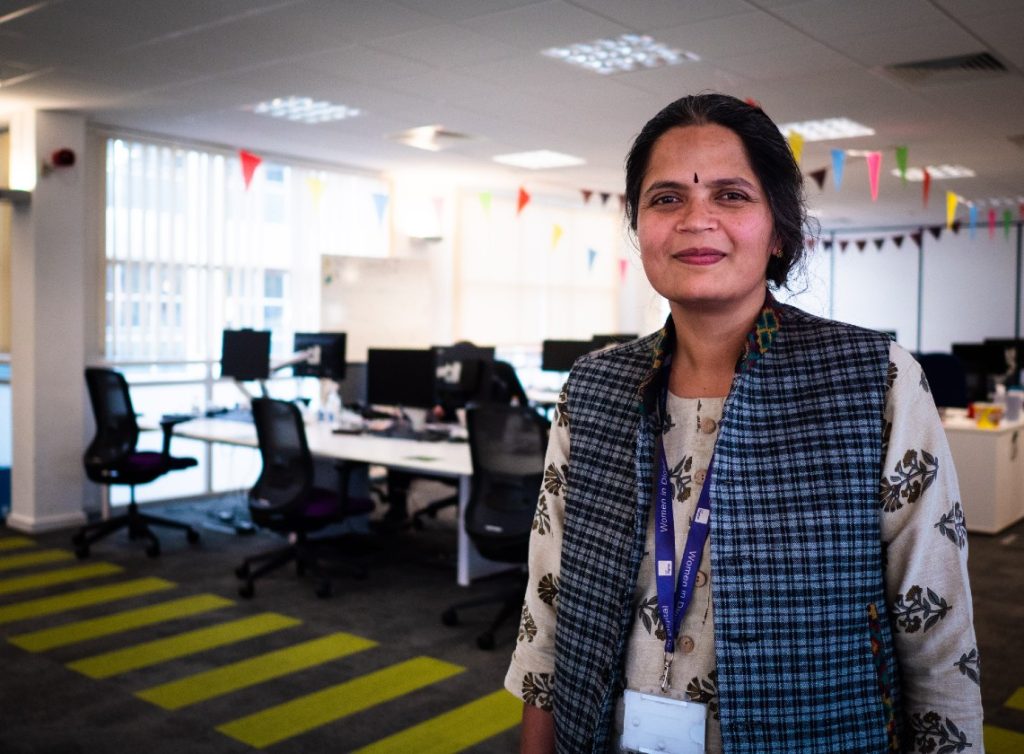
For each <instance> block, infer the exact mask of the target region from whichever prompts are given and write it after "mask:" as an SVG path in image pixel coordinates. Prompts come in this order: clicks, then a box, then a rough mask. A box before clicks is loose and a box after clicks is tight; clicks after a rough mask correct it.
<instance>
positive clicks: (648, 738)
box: [622, 689, 708, 754]
mask: <svg viewBox="0 0 1024 754" xmlns="http://www.w3.org/2000/svg"><path fill="white" fill-rule="evenodd" d="M623 701H624V710H625V716H624V717H623V720H622V748H623V749H626V750H628V751H635V752H639V753H640V754H704V727H705V725H706V722H707V716H708V708H707V705H705V704H699V703H698V702H685V701H682V700H681V699H669V698H667V697H664V696H654V695H653V694H641V693H640V692H639V691H630V690H629V689H626V692H625V697H624V700H623Z"/></svg>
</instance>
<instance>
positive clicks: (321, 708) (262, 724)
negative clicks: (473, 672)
mask: <svg viewBox="0 0 1024 754" xmlns="http://www.w3.org/2000/svg"><path fill="white" fill-rule="evenodd" d="M464 670H465V668H462V667H459V666H458V665H452V664H451V663H448V662H442V661H441V660H435V659H433V658H430V657H416V658H414V659H412V660H408V661H406V662H401V663H398V664H397V665H392V666H391V667H388V668H384V669H383V670H378V671H376V672H374V673H369V674H367V675H364V676H360V677H359V678H354V679H352V680H351V681H347V682H345V683H340V684H338V685H337V686H330V687H329V688H326V689H323V690H322V691H317V692H315V693H312V694H308V695H306V696H301V697H298V698H297V699H293V700H291V701H289V702H285V703H284V704H279V705H277V706H276V707H270V708H268V709H265V710H263V711H262V712H257V713H255V714H253V715H247V716H246V717H240V718H238V719H237V720H232V721H231V722H228V723H225V724H224V725H218V726H217V730H219V731H220V732H221V733H224V734H225V735H228V736H231V737H232V738H234V739H237V740H239V741H241V742H242V743H246V744H249V745H250V746H255V747H256V748H263V747H264V746H270V745H271V744H274V743H277V742H278V741H283V740H284V739H286V738H291V737H292V736H297V735H299V734H300V733H305V732H306V731H310V730H313V729H314V728H318V727H320V726H321V725H326V724H327V723H331V722H334V721H335V720H340V719H341V718H343V717H347V716H348V715H353V714H355V713H356V712H361V711H362V710H365V709H369V708H370V707H373V706H374V705H377V704H381V703H382V702H386V701H389V700H391V699H395V698H397V697H400V696H403V695H405V694H409V693H412V692H413V691H415V690H417V689H420V688H423V687H424V686H429V685H431V684H433V683H437V682H438V681H442V680H444V679H445V678H449V677H451V676H453V675H456V674H458V673H461V672H463V671H464Z"/></svg>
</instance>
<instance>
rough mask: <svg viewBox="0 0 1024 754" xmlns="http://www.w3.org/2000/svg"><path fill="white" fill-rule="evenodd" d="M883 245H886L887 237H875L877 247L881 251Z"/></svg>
mask: <svg viewBox="0 0 1024 754" xmlns="http://www.w3.org/2000/svg"><path fill="white" fill-rule="evenodd" d="M883 246H885V239H884V238H876V239H875V248H876V249H878V250H879V251H881V250H882V247H883Z"/></svg>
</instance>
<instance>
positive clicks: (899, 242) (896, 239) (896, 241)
mask: <svg viewBox="0 0 1024 754" xmlns="http://www.w3.org/2000/svg"><path fill="white" fill-rule="evenodd" d="M892 242H893V243H894V244H896V248H897V249H901V248H903V236H902V235H898V236H893V237H892Z"/></svg>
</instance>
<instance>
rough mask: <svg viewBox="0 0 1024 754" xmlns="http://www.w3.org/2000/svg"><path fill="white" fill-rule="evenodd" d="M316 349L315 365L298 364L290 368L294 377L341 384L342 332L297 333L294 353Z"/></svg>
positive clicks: (343, 359) (343, 340) (342, 368)
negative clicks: (313, 378) (317, 378)
mask: <svg viewBox="0 0 1024 754" xmlns="http://www.w3.org/2000/svg"><path fill="white" fill-rule="evenodd" d="M309 349H318V350H317V352H316V353H318V356H317V360H316V361H315V363H310V362H308V361H307V362H300V363H298V364H294V365H293V366H292V374H293V375H294V376H295V377H320V378H322V379H326V380H334V381H335V382H341V381H342V380H344V379H345V333H343V332H297V333H295V340H294V350H295V353H299V352H300V351H306V350H309Z"/></svg>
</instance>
